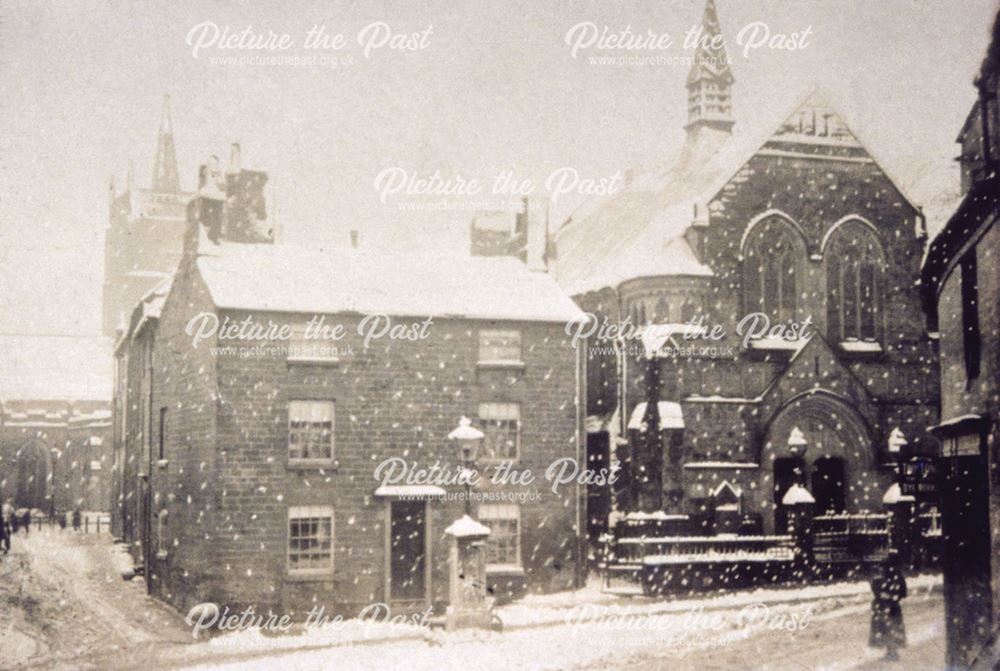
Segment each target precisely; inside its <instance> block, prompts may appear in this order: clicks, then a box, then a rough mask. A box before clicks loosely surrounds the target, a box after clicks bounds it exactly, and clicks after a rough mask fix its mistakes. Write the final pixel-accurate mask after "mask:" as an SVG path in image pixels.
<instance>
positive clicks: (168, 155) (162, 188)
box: [153, 95, 181, 193]
mask: <svg viewBox="0 0 1000 671" xmlns="http://www.w3.org/2000/svg"><path fill="white" fill-rule="evenodd" d="M180 190H181V185H180V177H179V176H178V173H177V154H176V152H175V150H174V128H173V122H172V121H171V119H170V96H169V95H164V96H163V115H162V116H161V117H160V133H159V136H158V137H157V139H156V163H154V164H153V191H158V192H160V193H177V192H179V191H180Z"/></svg>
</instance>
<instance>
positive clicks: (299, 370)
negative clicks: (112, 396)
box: [115, 168, 583, 617]
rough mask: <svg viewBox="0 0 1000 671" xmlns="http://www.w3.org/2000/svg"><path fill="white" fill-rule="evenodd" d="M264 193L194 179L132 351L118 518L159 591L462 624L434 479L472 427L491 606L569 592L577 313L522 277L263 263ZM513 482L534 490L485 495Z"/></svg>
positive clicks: (355, 257)
mask: <svg viewBox="0 0 1000 671" xmlns="http://www.w3.org/2000/svg"><path fill="white" fill-rule="evenodd" d="M262 184H263V179H260V178H255V177H253V175H248V171H245V170H243V169H242V168H240V169H237V170H231V171H230V172H229V173H228V174H227V175H225V176H223V175H221V174H219V173H218V172H217V171H216V170H215V169H212V168H203V169H202V174H201V177H200V186H199V190H198V191H197V192H196V193H195V195H194V197H193V198H192V200H191V201H190V203H189V204H188V206H187V230H186V233H185V238H184V247H183V253H182V257H181V261H180V263H179V265H178V266H177V269H176V271H175V272H174V274H173V277H172V280H171V281H170V282H169V283H168V284H164V285H162V286H161V287H160V288H159V289H157V290H154V291H152V292H150V293H149V294H148V295H147V296H146V297H145V298H144V299H143V300H142V301H141V302H140V303H139V304H138V305H137V306H136V308H135V310H134V311H133V314H132V318H131V320H130V324H129V328H128V329H127V331H126V332H125V333H124V334H123V337H122V339H121V341H120V342H119V344H118V347H117V349H116V356H117V361H118V374H117V388H116V403H115V412H116V438H115V446H116V454H117V455H118V457H117V460H118V463H119V464H121V465H122V466H123V483H122V489H121V491H119V493H118V494H119V501H120V502H122V503H123V505H122V506H120V507H119V508H118V509H117V510H116V511H115V514H116V516H117V518H118V522H117V524H119V525H120V528H121V529H122V532H123V535H124V537H125V538H126V540H128V541H130V542H131V543H133V546H134V548H135V554H136V556H137V557H139V558H140V559H141V561H142V562H143V564H144V571H145V572H146V575H147V577H148V580H147V583H148V585H149V589H150V590H151V592H152V593H154V594H155V595H157V596H158V597H160V598H162V599H164V600H166V601H168V602H171V603H173V604H175V605H177V606H178V607H179V608H181V609H186V608H189V607H190V606H192V605H193V604H197V603H200V602H204V601H212V602H215V603H218V604H220V605H221V604H225V605H229V606H234V607H241V608H242V607H246V606H253V607H254V608H255V610H256V611H257V612H262V611H264V610H266V609H269V608H270V609H273V610H280V611H281V612H283V613H290V614H292V615H293V616H298V617H301V616H303V615H304V614H305V613H306V612H307V611H308V610H309V609H310V608H311V607H313V606H325V607H326V613H327V614H331V613H334V612H338V613H344V614H347V615H351V614H357V612H358V610H359V609H360V608H361V607H362V606H364V605H367V604H370V603H373V602H384V603H388V604H390V605H392V606H393V607H394V608H396V607H405V608H417V609H422V608H424V607H426V606H428V605H435V604H438V605H439V604H441V603H443V602H446V601H447V592H448V579H447V576H448V573H447V571H448V567H447V557H448V552H447V549H448V547H447V539H446V537H445V535H444V530H445V528H446V527H447V526H448V525H449V524H450V523H451V522H452V521H453V520H454V519H456V518H458V517H459V516H460V515H461V514H462V510H463V506H464V502H463V500H462V497H461V494H462V492H463V487H462V486H461V485H460V484H456V483H455V482H454V481H453V480H451V479H442V478H435V477H433V476H429V475H428V474H429V473H433V472H435V469H436V470H437V472H445V473H453V472H454V471H455V469H456V468H457V466H458V465H459V462H460V460H461V457H460V451H459V449H458V447H457V446H456V445H455V444H450V443H451V441H449V440H448V438H447V436H448V434H449V432H450V431H451V430H452V429H454V428H455V427H456V425H457V424H458V422H459V420H460V418H461V417H463V416H467V417H470V418H472V421H473V424H474V425H476V426H478V427H479V428H480V429H481V430H482V431H483V432H484V433H485V434H486V437H485V439H484V440H483V444H482V446H481V447H480V450H479V453H478V457H477V467H478V470H480V471H481V472H482V474H483V477H482V479H481V482H480V483H479V484H477V486H476V487H475V488H474V489H473V490H472V498H473V500H474V514H475V515H476V516H477V517H478V518H479V519H480V520H481V521H482V522H483V523H484V524H486V525H487V526H489V527H490V528H491V529H492V534H491V536H490V538H489V541H488V558H489V566H488V570H489V580H490V588H491V589H492V590H493V591H494V593H495V594H496V595H497V596H499V597H502V598H510V597H512V596H517V595H519V594H523V593H524V592H525V591H549V590H556V589H562V588H567V587H570V586H572V585H574V584H576V583H577V581H578V579H579V567H580V566H581V562H580V557H579V552H580V548H579V545H580V544H579V537H580V534H579V532H578V530H579V522H580V520H581V519H582V510H581V502H580V497H579V494H578V487H577V486H576V485H575V484H566V485H564V486H561V487H556V488H555V489H553V488H552V487H551V486H550V483H549V482H548V481H546V480H545V479H544V473H545V471H546V469H548V468H549V466H550V464H551V463H552V462H553V461H555V460H557V459H560V458H566V457H568V458H572V459H577V458H579V456H580V454H581V452H582V449H583V447H582V440H581V435H582V431H581V426H582V407H581V406H580V405H579V404H578V403H577V402H576V399H577V398H578V397H579V395H580V394H581V393H582V384H583V379H582V375H581V374H580V372H581V370H582V354H580V353H579V352H578V351H576V350H575V349H574V348H573V347H572V346H571V345H570V342H569V338H568V336H567V335H566V329H565V324H566V323H567V322H568V321H572V320H574V319H577V318H579V316H580V313H579V311H578V309H577V308H576V306H575V305H574V304H573V303H572V301H571V300H570V299H569V298H567V297H566V296H565V295H564V294H563V293H562V292H561V290H560V289H559V287H558V286H557V284H556V283H555V282H554V281H553V280H552V278H551V277H549V276H548V275H546V274H545V273H534V272H531V271H529V270H528V269H527V268H526V267H525V266H524V264H522V263H520V262H518V261H516V260H514V259H510V258H494V259H485V258H471V257H468V256H466V257H454V256H451V257H437V256H435V255H423V256H417V255H411V254H405V255H379V254H375V253H370V252H367V251H364V250H357V249H346V250H325V249H322V248H316V249H306V248H295V247H291V246H282V245H274V244H268V243H267V241H266V240H262V239H261V238H260V237H259V236H258V235H257V233H255V232H254V231H260V230H265V229H266V212H265V211H264V210H263V208H262V207H246V202H247V200H248V199H249V201H251V202H256V203H257V204H258V205H262V204H263V199H262V196H261V193H260V190H259V188H260V187H261V186H262ZM321 322H322V324H320V323H321ZM310 323H312V326H310V325H309V324H310ZM260 325H265V326H264V327H263V328H261V329H258V328H257V326H260ZM320 325H321V326H322V327H323V328H327V329H330V331H328V333H334V332H335V330H336V328H337V327H341V328H342V329H343V330H342V332H341V333H342V337H341V338H339V339H335V340H329V341H327V340H320V341H316V340H315V338H311V337H310V333H311V332H312V331H311V330H312V329H313V328H314V327H316V328H319V326H320ZM216 327H217V328H216ZM283 328H286V329H287V331H286V335H288V336H289V337H288V339H285V338H283V337H281V336H280V335H279V336H278V337H277V338H275V337H274V336H275V335H276V334H278V333H279V332H280V331H281V330H282V329H283ZM203 329H207V330H204V331H203ZM313 334H314V335H315V332H313ZM387 460H391V461H388V462H387ZM404 462H405V464H406V466H407V468H408V473H409V476H408V477H405V478H404V477H400V476H399V473H400V471H396V476H392V477H390V476H389V475H387V473H388V471H387V470H386V468H389V467H391V466H388V467H387V466H382V468H381V470H380V468H379V467H380V464H383V463H389V464H394V465H395V467H397V468H400V467H401V466H400V464H401V463H404ZM504 463H507V464H512V465H513V468H514V470H516V471H519V472H524V471H531V472H532V473H533V474H534V475H535V477H536V480H535V482H534V483H531V484H523V483H513V482H509V481H508V482H502V483H500V484H495V483H493V482H491V481H490V480H488V479H487V478H488V477H489V476H492V475H493V474H495V473H496V472H497V471H498V470H499V469H502V468H504V466H503V464H504Z"/></svg>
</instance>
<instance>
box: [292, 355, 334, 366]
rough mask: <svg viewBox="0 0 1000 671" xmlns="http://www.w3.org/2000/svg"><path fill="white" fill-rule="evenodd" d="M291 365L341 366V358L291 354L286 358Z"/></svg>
mask: <svg viewBox="0 0 1000 671" xmlns="http://www.w3.org/2000/svg"><path fill="white" fill-rule="evenodd" d="M286 361H287V362H288V365H289V366H339V365H340V359H334V358H332V357H326V356H294V357H293V356H290V357H288V359H287V360H286Z"/></svg>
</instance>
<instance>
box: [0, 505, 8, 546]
mask: <svg viewBox="0 0 1000 671" xmlns="http://www.w3.org/2000/svg"><path fill="white" fill-rule="evenodd" d="M0 547H2V548H3V553H4V554H7V553H8V552H10V530H9V529H8V528H7V516H6V515H5V514H4V506H0Z"/></svg>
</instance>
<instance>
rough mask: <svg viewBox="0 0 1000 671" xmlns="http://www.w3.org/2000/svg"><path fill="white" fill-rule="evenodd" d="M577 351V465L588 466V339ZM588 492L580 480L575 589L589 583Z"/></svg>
mask: <svg viewBox="0 0 1000 671" xmlns="http://www.w3.org/2000/svg"><path fill="white" fill-rule="evenodd" d="M574 349H575V350H576V361H575V366H574V371H573V372H574V377H575V386H576V463H577V465H579V464H581V463H582V464H585V467H586V466H587V464H586V450H585V447H584V441H585V437H584V434H585V428H584V427H585V421H586V414H587V406H586V389H587V380H586V377H585V376H584V375H583V366H584V365H585V363H586V359H585V358H584V356H585V353H586V351H587V339H586V338H584V339H583V343H582V344H581V343H580V341H579V340H578V341H577V342H576V344H575V345H574ZM585 492H586V488H585V486H584V485H581V484H580V482H579V480H577V484H576V496H575V499H576V501H575V503H576V576H575V587H577V588H581V587H583V586H584V585H585V584H586V581H587V568H588V567H587V551H586V549H587V525H586V520H585V519H584V508H583V498H582V497H583V495H584V493H585Z"/></svg>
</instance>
